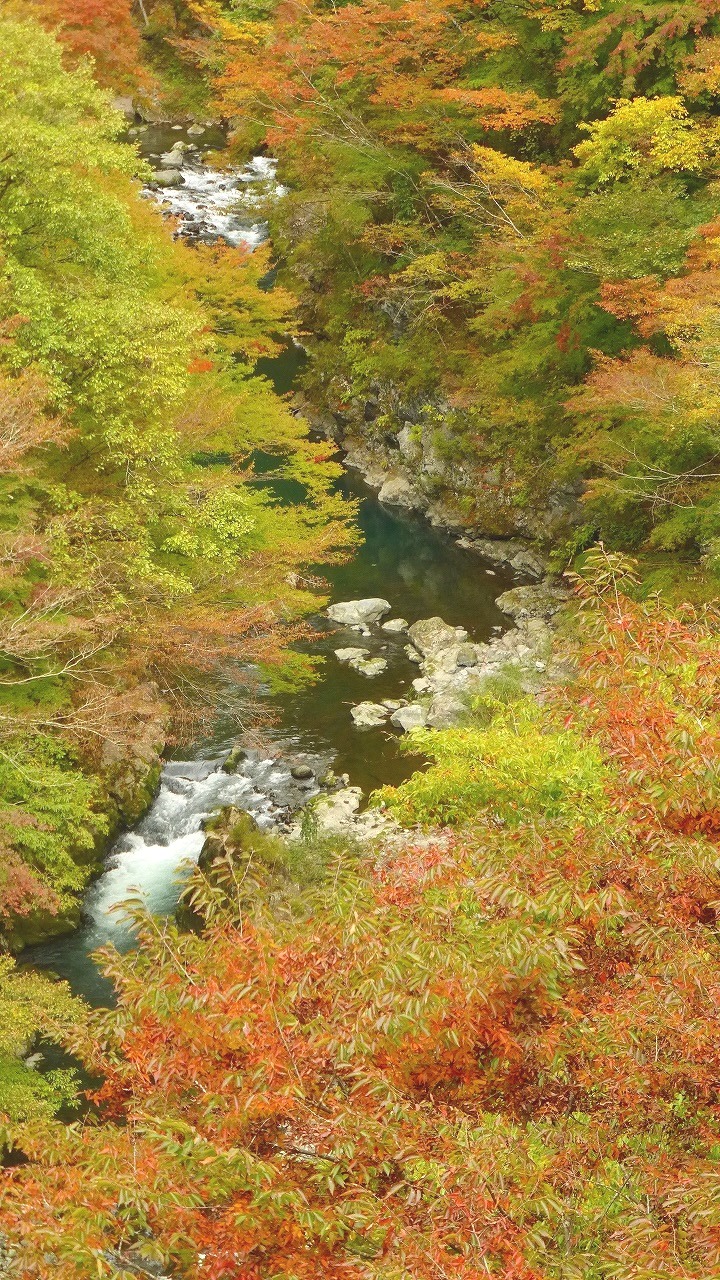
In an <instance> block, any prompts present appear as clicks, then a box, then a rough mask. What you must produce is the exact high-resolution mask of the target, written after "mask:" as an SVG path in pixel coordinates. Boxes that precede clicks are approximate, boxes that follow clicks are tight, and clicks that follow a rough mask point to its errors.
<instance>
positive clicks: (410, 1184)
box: [4, 559, 720, 1280]
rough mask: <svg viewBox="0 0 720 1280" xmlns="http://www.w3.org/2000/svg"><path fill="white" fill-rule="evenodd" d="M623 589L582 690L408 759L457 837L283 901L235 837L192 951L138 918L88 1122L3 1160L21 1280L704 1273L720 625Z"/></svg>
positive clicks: (430, 818)
mask: <svg viewBox="0 0 720 1280" xmlns="http://www.w3.org/2000/svg"><path fill="white" fill-rule="evenodd" d="M622 569H623V567H622V566H618V565H617V564H613V563H612V562H608V561H607V560H606V561H605V562H603V561H602V560H601V559H599V560H598V562H597V563H596V565H595V567H594V573H595V578H594V586H592V587H591V588H589V587H587V586H586V587H585V588H584V591H583V593H584V595H585V597H586V604H585V608H584V610H583V612H584V613H585V617H584V620H583V621H582V623H581V627H582V634H583V637H584V641H583V647H582V651H581V654H580V675H579V679H578V683H577V684H576V685H575V686H574V687H573V688H572V689H571V690H570V691H569V692H567V693H559V694H558V695H557V696H556V697H555V698H554V700H553V701H552V703H551V704H549V705H547V706H546V707H545V708H544V709H542V710H540V709H538V708H537V706H536V705H535V704H534V703H532V702H530V701H522V700H521V701H519V702H510V703H501V702H499V701H498V700H496V699H495V700H494V699H492V698H486V699H485V701H484V702H483V703H482V704H480V705H478V707H477V708H476V719H475V721H474V722H470V723H468V725H467V726H466V727H465V728H463V729H456V730H448V731H446V732H440V733H436V734H434V735H431V734H427V735H426V737H425V738H422V736H421V737H420V738H418V739H417V740H416V741H415V742H414V743H413V747H414V749H417V748H418V747H419V746H422V748H423V749H425V750H426V751H428V752H429V753H430V754H431V755H432V756H433V758H434V760H435V761H436V763H435V764H434V765H433V767H432V768H431V769H430V771H429V772H427V773H420V774H417V775H416V776H415V777H414V778H413V779H411V781H410V782H409V783H407V784H405V785H404V786H403V787H401V788H400V790H399V791H398V792H387V793H386V797H385V798H386V800H387V801H388V803H389V804H390V806H391V807H392V808H393V809H394V810H395V811H396V812H397V813H398V814H399V816H400V817H401V818H402V819H404V820H405V821H408V820H409V821H414V822H419V823H420V824H422V825H429V826H433V825H434V824H436V823H437V822H438V821H440V822H449V823H450V827H449V828H447V827H446V829H445V830H444V831H443V832H439V833H438V832H436V833H435V835H434V836H433V837H431V838H430V839H429V840H426V841H425V842H424V843H419V844H418V845H417V846H416V847H415V846H413V843H412V841H411V842H410V845H409V847H407V848H405V849H403V850H401V851H398V850H397V849H395V850H394V851H392V850H389V851H387V852H385V853H384V854H383V855H382V856H381V857H380V858H378V859H376V858H374V857H367V856H364V857H361V858H359V857H358V856H357V854H355V855H349V854H347V853H342V852H341V851H337V850H336V851H335V852H334V853H330V855H329V857H328V862H327V865H326V869H325V873H324V875H323V874H322V872H321V871H319V865H321V864H318V860H317V858H314V859H313V860H312V862H311V863H310V862H309V860H308V861H306V865H312V868H313V878H314V881H315V882H314V883H311V884H310V885H308V886H307V887H306V888H305V890H304V892H301V893H298V889H297V886H296V887H295V888H294V889H292V881H293V880H295V879H296V878H297V876H298V873H299V872H300V874H302V868H303V854H302V850H300V851H294V852H293V851H286V852H285V853H283V849H282V846H279V842H277V841H272V840H270V839H269V838H268V837H260V836H257V835H255V836H253V835H252V834H248V831H247V828H245V827H240V828H238V829H237V830H233V829H231V830H228V831H227V832H226V834H225V843H226V847H227V850H228V853H227V856H226V858H225V859H224V860H223V861H221V862H220V863H219V864H218V865H216V867H215V868H214V871H213V872H212V873H210V876H209V879H207V880H206V879H203V878H202V877H200V878H199V879H198V880H197V881H196V883H195V886H194V905H195V910H196V911H198V912H200V913H201V914H202V915H203V916H204V919H205V930H204V932H203V933H202V934H199V933H192V934H188V933H180V932H178V930H177V928H176V927H174V926H172V925H170V924H168V923H164V924H162V925H161V924H159V923H158V922H152V921H150V920H147V919H144V918H143V916H142V913H140V914H139V916H138V926H139V929H140V939H141V947H140V950H139V951H138V952H136V953H134V954H133V955H131V956H128V957H120V956H118V955H116V954H112V953H110V954H108V955H107V957H106V968H107V971H108V972H109V973H110V974H111V975H112V977H113V980H114V982H115V984H116V986H117V990H118V995H119V1007H118V1009H117V1010H116V1011H114V1012H112V1013H98V1014H95V1015H93V1016H92V1017H91V1020H90V1024H89V1027H88V1028H87V1030H83V1031H81V1032H80V1033H79V1035H78V1036H77V1037H76V1040H75V1044H76V1048H78V1051H79V1052H80V1053H81V1054H82V1055H83V1057H84V1058H85V1061H86V1062H87V1064H88V1066H89V1067H90V1068H91V1070H92V1071H93V1072H99V1073H102V1075H103V1077H104V1081H105V1082H104V1084H103V1087H102V1089H101V1090H100V1093H99V1094H98V1096H97V1103H98V1106H99V1107H100V1115H101V1117H102V1121H103V1122H102V1123H98V1122H97V1121H87V1122H86V1123H84V1124H83V1125H77V1126H74V1127H72V1128H70V1129H66V1130H63V1129H62V1128H60V1127H59V1126H56V1127H55V1128H54V1129H51V1130H50V1131H48V1128H47V1125H46V1124H43V1123H42V1122H35V1123H34V1124H28V1125H27V1126H26V1127H25V1128H24V1130H23V1131H22V1132H21V1133H20V1135H19V1140H20V1142H21V1144H22V1149H23V1150H24V1151H25V1152H26V1153H27V1154H29V1156H30V1157H31V1163H30V1164H29V1165H27V1166H25V1167H24V1168H21V1169H19V1170H18V1171H17V1173H16V1174H15V1175H13V1178H12V1180H11V1182H10V1185H9V1187H8V1190H7V1193H6V1197H5V1201H4V1214H5V1218H4V1221H5V1222H7V1224H8V1226H9V1227H10V1229H11V1231H12V1234H13V1239H14V1240H16V1241H18V1244H19V1249H20V1254H19V1256H20V1258H21V1259H22V1264H23V1268H24V1269H22V1270H21V1274H22V1275H23V1276H27V1277H31V1276H39V1275H41V1274H42V1267H43V1258H46V1257H47V1256H48V1255H49V1254H51V1255H52V1257H53V1259H54V1268H55V1271H54V1274H56V1275H57V1276H58V1277H63V1276H67V1277H68V1280H70V1277H72V1278H73V1280H74V1278H75V1277H82V1276H88V1277H89V1276H91V1275H96V1274H101V1275H102V1274H106V1273H107V1274H111V1275H112V1274H117V1271H118V1270H120V1269H121V1267H122V1265H123V1263H124V1265H125V1266H127V1267H128V1268H130V1265H131V1264H134V1265H137V1266H142V1265H143V1264H144V1262H145V1263H147V1264H148V1265H149V1264H150V1263H151V1262H153V1263H155V1264H157V1265H158V1266H159V1267H161V1268H163V1269H165V1270H166V1271H169V1272H170V1273H171V1274H179V1275H187V1276H196V1275H207V1276H208V1277H211V1278H212V1280H231V1278H232V1280H240V1278H241V1277H242V1278H243V1280H260V1278H264V1280H269V1278H270V1277H273V1278H274V1280H280V1278H281V1277H282V1278H285V1277H287V1280H290V1278H291V1277H292V1280H299V1278H300V1277H308V1280H309V1278H310V1277H313V1278H315V1277H318V1276H327V1277H338V1278H339V1277H341V1276H345V1277H358V1280H360V1278H365V1280H370V1278H371V1277H372V1278H377V1280H380V1278H382V1280H400V1278H401V1277H402V1278H403V1280H405V1278H407V1280H410V1277H412V1280H420V1278H423V1280H425V1278H427V1280H435V1278H436V1277H437V1276H438V1275H441V1276H447V1277H450V1276H452V1277H457V1278H458V1280H460V1278H463V1280H475V1277H479V1276H482V1275H486V1276H497V1277H502V1278H504V1280H560V1278H562V1280H575V1278H577V1280H581V1278H582V1280H611V1278H612V1280H631V1278H632V1280H660V1277H668V1278H669V1277H677V1280H680V1278H681V1277H683V1278H684V1280H687V1278H688V1277H693V1278H695V1280H707V1277H708V1276H710V1275H714V1274H715V1273H716V1271H717V1270H718V1268H720V1218H719V1217H718V1208H717V1203H718V1202H717V1186H718V1159H719V1158H720V1142H719V1141H718V1117H719V1112H718V1105H719V1103H718V1092H717V1078H718V1074H717V1073H718V1066H719V1054H720V1041H719V1039H718V1029H717V981H718V965H719V963H720V953H719V951H718V935H717V928H716V925H717V914H716V913H717V902H718V888H719V886H718V866H717V830H718V814H719V810H718V781H717V751H718V733H719V731H720V727H719V724H718V716H717V705H718V679H719V677H720V668H719V667H718V661H717V644H716V637H717V619H716V617H715V615H714V614H712V613H697V612H694V611H691V610H684V611H681V612H680V613H678V614H674V615H669V614H668V613H667V612H666V610H664V609H663V608H662V607H660V606H659V605H656V604H653V605H651V606H646V607H640V606H638V605H637V604H635V603H634V602H633V601H632V600H631V599H629V598H628V597H627V596H624V595H623V594H622ZM318 877H319V881H318ZM284 882H285V884H286V885H287V888H286V889H285V891H284V890H283V884H284ZM290 889H292V892H290ZM113 1268H116V1270H114V1269H113Z"/></svg>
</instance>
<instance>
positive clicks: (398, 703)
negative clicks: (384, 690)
mask: <svg viewBox="0 0 720 1280" xmlns="http://www.w3.org/2000/svg"><path fill="white" fill-rule="evenodd" d="M382 704H383V706H384V707H387V709H388V711H399V710H400V708H401V707H404V706H405V703H404V702H403V700H402V698H383V701H382Z"/></svg>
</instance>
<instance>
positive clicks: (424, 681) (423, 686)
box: [412, 676, 432, 693]
mask: <svg viewBox="0 0 720 1280" xmlns="http://www.w3.org/2000/svg"><path fill="white" fill-rule="evenodd" d="M412 687H413V689H414V690H415V692H416V693H430V691H431V690H432V683H431V681H430V680H428V678H427V676H418V678H417V680H413V682H412Z"/></svg>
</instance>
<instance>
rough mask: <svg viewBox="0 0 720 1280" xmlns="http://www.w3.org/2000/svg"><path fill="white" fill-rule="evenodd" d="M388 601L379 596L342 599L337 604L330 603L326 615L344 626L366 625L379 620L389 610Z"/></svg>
mask: <svg viewBox="0 0 720 1280" xmlns="http://www.w3.org/2000/svg"><path fill="white" fill-rule="evenodd" d="M390 608H391V606H390V602H389V601H388V600H383V599H381V598H380V597H379V596H373V597H371V598H369V599H367V600H344V601H342V602H341V603H339V604H331V605H330V608H329V609H328V610H327V616H328V618H330V619H331V620H332V621H333V622H339V623H340V624H341V625H344V626H346V627H348V626H349V627H359V626H368V625H369V624H370V623H372V622H379V620H380V618H382V617H383V615H384V614H386V613H389V612H390Z"/></svg>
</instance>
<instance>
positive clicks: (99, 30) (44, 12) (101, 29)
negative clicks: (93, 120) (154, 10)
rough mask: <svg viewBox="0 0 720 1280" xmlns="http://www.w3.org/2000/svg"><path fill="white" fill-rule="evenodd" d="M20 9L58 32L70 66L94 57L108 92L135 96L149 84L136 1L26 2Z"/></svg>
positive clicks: (27, 15)
mask: <svg viewBox="0 0 720 1280" xmlns="http://www.w3.org/2000/svg"><path fill="white" fill-rule="evenodd" d="M21 8H22V16H23V17H25V18H29V17H32V18H35V19H36V21H38V22H40V23H42V25H43V26H44V27H47V28H48V29H49V30H51V31H55V32H56V34H57V37H58V39H59V40H60V41H61V43H62V44H64V45H65V46H66V48H67V50H68V56H69V59H70V62H71V63H73V64H74V63H76V62H78V61H79V60H80V59H81V58H85V57H91V58H92V59H93V62H94V64H95V76H96V78H97V80H98V81H99V82H100V84H102V85H104V86H105V87H106V88H108V89H114V90H116V91H118V92H123V93H133V92H134V91H136V90H137V89H138V87H139V86H141V85H143V84H144V83H145V82H146V79H147V76H146V73H145V71H144V69H143V67H142V59H141V47H140V46H141V42H140V32H139V30H138V27H137V26H136V24H135V22H134V20H133V9H134V8H135V5H134V3H133V0H23V4H22V6H21Z"/></svg>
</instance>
